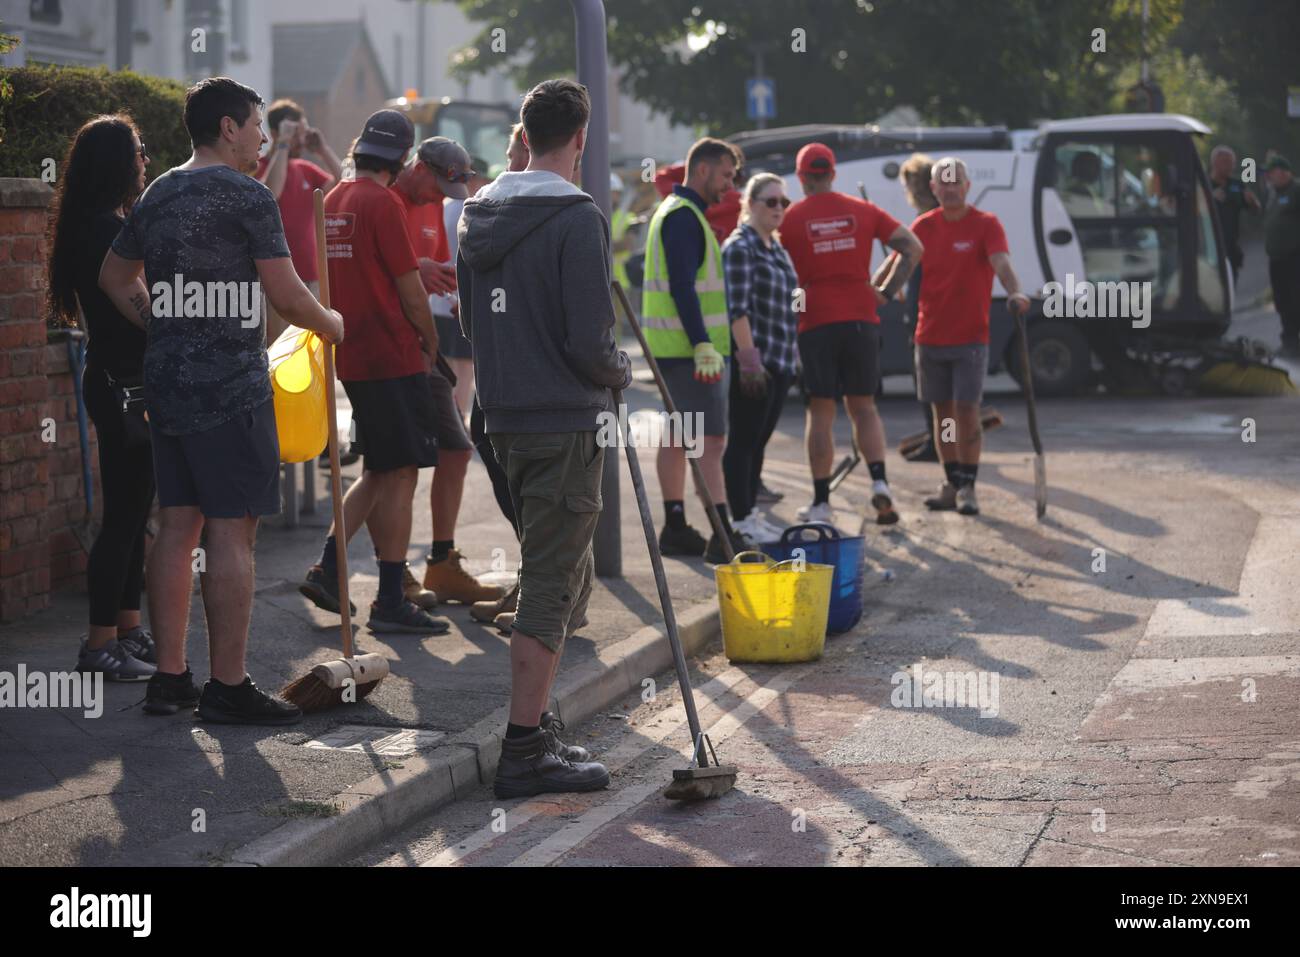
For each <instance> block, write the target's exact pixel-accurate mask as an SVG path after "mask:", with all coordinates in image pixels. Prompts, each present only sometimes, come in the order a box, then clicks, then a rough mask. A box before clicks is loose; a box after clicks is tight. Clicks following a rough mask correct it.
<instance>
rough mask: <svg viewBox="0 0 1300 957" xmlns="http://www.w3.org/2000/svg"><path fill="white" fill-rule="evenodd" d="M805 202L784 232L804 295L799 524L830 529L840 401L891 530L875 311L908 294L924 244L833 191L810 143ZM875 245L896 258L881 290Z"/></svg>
mask: <svg viewBox="0 0 1300 957" xmlns="http://www.w3.org/2000/svg"><path fill="white" fill-rule="evenodd" d="M795 172H796V173H797V174H798V176H799V182H800V183H801V184H802V186H803V191H804V194H805V195H804V198H803V199H801V200H800V201H799V202H797V203H795V204H794V205H793V206H791V207H790V212H788V213H787V214H786V217H785V224H784V225H783V226H782V229H781V241H782V242H783V243H784V244H785V247H786V250H787V251H788V252H789V253H790V258H791V259H792V260H793V261H794V268H795V271H796V272H797V273H798V274H799V282H800V284H801V285H802V287H803V290H804V293H805V301H804V306H805V308H804V310H803V311H802V312H800V314H799V358H800V360H801V362H802V363H803V375H804V387H805V388H806V389H807V392H808V417H807V433H806V443H807V447H808V464H809V466H810V467H811V469H812V476H813V502H812V505H809V506H805V507H804V508H801V509H799V512H798V516H799V518H800V519H801V520H803V521H812V522H831V520H832V517H833V514H834V513H833V512H832V510H831V505H830V479H831V471H832V467H833V463H834V459H835V440H834V437H833V436H832V429H833V427H834V425H835V403H836V402H837V401H839V400H841V399H843V401H844V409H845V412H847V413H848V416H849V422H850V424H851V425H852V427H853V437H854V441H856V442H857V446H858V449H859V450H861V452H862V454H863V455H864V456H865V457H866V459H867V467H868V468H869V469H870V470H871V480H872V485H871V504H872V506H873V507H874V508H875V509H876V522H877V523H878V524H880V525H892V524H893V523H895V522H897V521H898V513H897V512H896V511H894V502H893V497H892V495H891V494H890V492H889V485H888V483H887V482H886V480H885V428H884V425H883V424H882V423H881V421H880V415H879V413H878V412H877V411H876V398H875V397H876V391H877V390H878V389H879V387H880V333H879V326H880V319H879V317H878V316H877V315H876V307H877V306H878V305H883V304H884V303H887V302H889V301H890V300H891V299H892V298H893V297H894V295H895V294H896V293H897V292H898V291H899V290H900V289H901V288H903V286H905V285H906V284H907V279H908V277H909V276H910V275H911V274H912V270H913V269H914V268H915V267H916V264H917V263H918V262H920V259H921V251H922V250H921V243H920V242H919V241H918V240H917V238H916V236H914V235H913V234H912V231H911V230H910V229H908V228H907V227H906V226H903V225H902V224H900V223H899V222H898V221H897V220H895V219H894V218H893V217H892V216H890V215H889V214H888V213H886V212H885V211H884V210H883V209H881V208H880V207H879V206H876V205H875V204H874V203H870V202H867V201H866V200H865V199H858V198H857V197H856V196H846V195H844V194H843V193H837V192H835V191H834V189H833V184H834V182H835V154H834V153H833V152H831V150H830V147H828V146H826V145H825V144H822V143H809V144H808V145H807V146H805V147H804V148H803V149H801V150H800V151H799V153H798V155H797V156H796V157H795ZM875 240H879V241H880V242H881V243H882V244H884V245H886V246H888V247H889V248H890V249H892V250H895V251H896V252H897V253H898V255H899V260H900V261H899V265H898V268H896V269H895V270H894V271H893V273H892V275H891V276H890V277H889V279H888V281H887V283H886V284H885V285H884V287H883V288H877V287H876V286H873V285H872V284H871V247H872V243H873V242H874V241H875Z"/></svg>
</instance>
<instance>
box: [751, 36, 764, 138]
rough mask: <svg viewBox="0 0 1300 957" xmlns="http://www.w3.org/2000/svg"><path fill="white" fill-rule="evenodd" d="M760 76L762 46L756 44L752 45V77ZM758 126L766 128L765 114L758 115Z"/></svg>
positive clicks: (761, 74) (761, 69) (761, 71)
mask: <svg viewBox="0 0 1300 957" xmlns="http://www.w3.org/2000/svg"><path fill="white" fill-rule="evenodd" d="M762 76H763V48H762V47H761V46H757V45H756V46H755V47H754V79H756V80H757V79H760V78H762ZM758 128H759V129H760V130H765V129H767V117H766V116H762V115H760V116H759V118H758Z"/></svg>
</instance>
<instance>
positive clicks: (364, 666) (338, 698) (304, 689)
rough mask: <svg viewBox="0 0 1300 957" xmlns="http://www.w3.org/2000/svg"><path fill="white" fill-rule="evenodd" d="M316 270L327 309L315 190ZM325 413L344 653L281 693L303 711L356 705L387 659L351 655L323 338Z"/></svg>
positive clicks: (319, 197)
mask: <svg viewBox="0 0 1300 957" xmlns="http://www.w3.org/2000/svg"><path fill="white" fill-rule="evenodd" d="M313 199H314V200H315V212H316V273H317V275H318V276H319V278H320V304H321V305H322V306H324V307H325V308H326V309H328V308H329V307H330V274H329V260H328V258H327V256H326V249H325V194H324V193H323V192H322V191H321V190H319V189H318V190H316V192H315V195H314V197H313ZM324 346H325V348H324V350H323V351H324V353H325V415H326V418H327V420H328V422H329V428H328V429H327V432H328V433H329V446H328V447H329V456H330V494H331V497H332V498H333V500H334V546H335V549H336V551H335V555H336V556H337V559H336V564H337V565H338V572H339V583H338V586H339V617H340V618H341V619H342V624H341V632H342V637H343V657H342V658H335V659H333V660H331V661H323V662H321V663H320V664H318V665H316V666H315V667H313V668H312V669H311V671H309V672H308V673H307V674H305V675H303V676H302V677H301V678H299V679H297V680H296V681H294V682H292V683H290V684H289V685H287V686H285V688H284V690H282V691H281V692H280V694H281V696H282V697H284V699H285V700H286V701H292V702H293V703H294V704H296V705H297V706H298V707H299V708H301V709H302V710H303V712H304V713H305V714H311V713H312V712H316V711H325V710H327V709H329V708H333V707H335V706H337V705H341V704H344V703H347V704H354V703H356V702H357V701H360V700H361V699H362V698H364V697H365V696H366V695H368V694H370V692H372V691H374V690H375V689H376V688H377V687H379V682H381V681H383V680H384V678H385V677H386V676H387V675H388V659H387V658H385V657H384V656H383V655H377V654H374V653H373V652H371V653H367V654H364V655H357V654H354V649H353V647H352V610H351V606H350V605H349V602H348V536H347V529H346V528H345V527H344V524H343V475H342V473H341V471H340V469H339V430H338V424H337V422H336V421H335V415H336V411H335V409H336V406H335V396H334V344H333V343H332V342H329V341H325V342H324Z"/></svg>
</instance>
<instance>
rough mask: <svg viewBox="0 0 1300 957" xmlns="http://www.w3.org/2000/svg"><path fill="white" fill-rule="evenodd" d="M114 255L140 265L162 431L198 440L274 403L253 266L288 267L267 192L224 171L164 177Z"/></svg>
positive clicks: (149, 395)
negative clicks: (280, 262) (273, 263)
mask: <svg viewBox="0 0 1300 957" xmlns="http://www.w3.org/2000/svg"><path fill="white" fill-rule="evenodd" d="M113 251H114V252H115V253H117V254H118V255H119V256H121V257H122V258H124V259H134V260H143V261H144V274H145V282H146V285H147V286H148V287H149V296H150V299H151V308H152V316H151V317H150V319H149V343H148V346H147V347H146V348H145V354H144V383H145V398H146V399H147V401H148V404H149V417H150V419H151V421H152V422H153V423H154V425H156V426H157V427H158V429H159V430H161V431H162V432H164V433H165V434H167V435H192V434H194V433H196V432H205V431H207V430H208V429H213V428H216V427H217V426H219V425H222V424H223V423H225V422H227V421H229V420H230V419H233V418H234V417H236V416H238V415H242V414H243V413H245V412H248V411H250V410H252V409H256V408H258V407H259V406H261V405H262V404H263V403H265V402H266V401H268V400H269V399H270V398H271V380H270V373H269V370H268V368H267V362H266V330H265V317H264V316H263V315H262V308H261V302H262V297H261V291H260V285H257V286H255V285H254V283H257V282H258V274H257V266H256V264H255V263H254V260H257V259H277V258H281V257H288V255H289V246H288V244H287V243H286V242H285V238H284V227H283V226H282V225H281V222H280V207H279V205H278V204H277V203H276V201H275V195H274V194H273V193H272V192H271V191H270V190H269V189H267V188H266V187H265V186H264V185H262V184H261V183H259V182H258V181H257V180H255V179H253V178H252V177H251V176H245V175H244V174H243V173H240V172H237V171H236V170H234V169H232V168H231V167H229V166H207V167H202V168H200V169H194V170H184V169H171V170H168V171H167V172H166V173H164V174H162V175H161V176H159V177H158V178H157V179H156V180H154V181H153V183H151V184H150V186H149V188H148V189H147V190H145V192H144V195H143V196H141V197H140V201H139V202H138V203H136V205H135V208H134V209H133V210H132V211H131V215H130V216H129V217H128V218H127V221H126V223H125V224H124V225H123V226H122V231H121V233H119V234H118V237H117V239H116V240H115V241H114V242H113ZM196 283H197V284H198V285H197V286H196V285H195V284H196ZM178 287H179V291H180V295H177V294H176V293H177V288H178Z"/></svg>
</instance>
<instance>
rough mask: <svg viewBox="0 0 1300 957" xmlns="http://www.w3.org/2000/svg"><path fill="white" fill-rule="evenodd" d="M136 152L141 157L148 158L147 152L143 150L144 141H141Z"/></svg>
mask: <svg viewBox="0 0 1300 957" xmlns="http://www.w3.org/2000/svg"><path fill="white" fill-rule="evenodd" d="M136 152H137V153H139V154H140V156H141V157H142V158H144V159H148V158H149V154H148V153H147V152H145V148H144V143H143V142H142V143H141V144H140V148H139V149H138V150H136Z"/></svg>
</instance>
